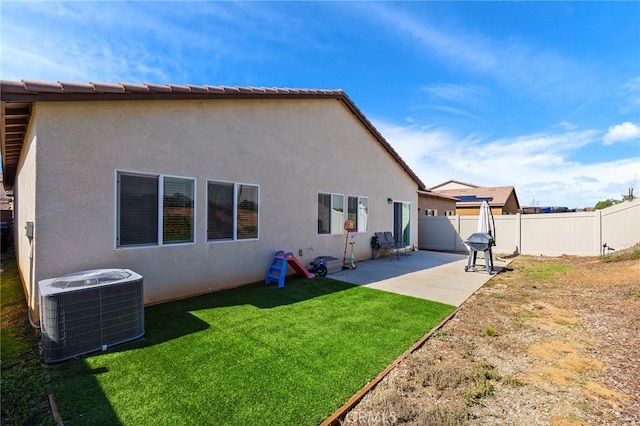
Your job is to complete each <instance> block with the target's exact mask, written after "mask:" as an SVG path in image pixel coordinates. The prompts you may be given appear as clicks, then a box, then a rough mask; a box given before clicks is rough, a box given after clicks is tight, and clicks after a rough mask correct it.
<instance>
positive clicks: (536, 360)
mask: <svg viewBox="0 0 640 426" xmlns="http://www.w3.org/2000/svg"><path fill="white" fill-rule="evenodd" d="M637 251H638V248H637V246H636V248H635V251H631V253H634V254H632V255H630V256H627V257H619V258H618V261H615V262H609V263H605V262H603V261H602V259H601V258H578V257H559V258H546V257H545V258H543V257H531V256H521V257H519V258H517V259H515V260H514V261H513V262H512V263H511V264H510V265H509V269H508V270H507V271H505V272H503V273H501V274H499V275H498V276H496V277H494V278H493V279H492V280H491V281H490V282H489V283H487V284H486V285H485V286H484V287H483V288H481V289H480V290H479V291H478V292H477V293H476V294H475V295H474V296H473V297H472V298H471V299H469V300H468V301H467V302H466V303H465V304H464V305H463V306H462V307H461V309H460V310H459V311H458V313H457V314H456V315H455V316H454V317H453V318H452V320H451V321H449V322H448V323H447V324H445V325H444V326H443V327H442V328H441V329H440V330H439V331H438V332H436V333H435V334H434V335H433V337H432V338H430V339H429V340H428V341H427V342H426V344H425V345H424V346H423V347H422V348H420V349H419V350H417V351H416V352H414V353H413V354H411V355H410V356H408V357H407V358H406V359H405V360H404V361H402V362H401V363H400V365H399V366H398V367H397V368H395V369H394V370H393V371H392V372H391V373H390V374H389V375H388V376H387V377H385V379H383V380H382V381H381V382H380V383H379V384H378V385H377V386H376V387H375V388H374V389H373V390H372V391H371V392H369V393H368V394H367V395H366V396H365V397H364V398H363V399H362V400H361V401H360V403H359V404H358V405H357V406H356V407H354V409H353V410H352V411H350V412H349V413H348V414H347V416H346V418H345V419H344V423H345V424H350V425H375V424H412V425H463V424H464V425H466V424H478V425H505V424H508V425H553V426H574V425H612V424H615V425H617V424H620V425H631V424H633V425H636V424H640V260H638V255H637Z"/></svg>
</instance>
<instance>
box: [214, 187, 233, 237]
mask: <svg viewBox="0 0 640 426" xmlns="http://www.w3.org/2000/svg"><path fill="white" fill-rule="evenodd" d="M233 190H234V184H233V183H226V182H208V184H207V202H208V205H207V239H209V240H232V239H233V234H234V232H233V231H234V229H233V222H234V221H233Z"/></svg>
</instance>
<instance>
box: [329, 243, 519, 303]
mask: <svg viewBox="0 0 640 426" xmlns="http://www.w3.org/2000/svg"><path fill="white" fill-rule="evenodd" d="M478 257H479V258H478V260H477V262H476V265H477V266H476V267H475V271H469V272H465V270H464V269H465V266H466V265H467V260H468V256H467V255H461V254H453V253H441V252H434V251H424V250H420V251H413V252H408V253H406V254H400V258H399V259H398V258H397V257H396V256H395V255H394V256H387V257H383V258H379V259H376V260H365V261H361V262H358V264H357V268H356V269H353V270H344V271H339V272H336V273H333V274H330V275H328V277H329V278H333V279H335V280H339V281H344V282H348V283H351V284H357V285H365V286H367V287H371V288H375V289H378V290H384V291H390V292H393V293H398V294H404V295H407V296H413V297H418V298H421V299H428V300H433V301H437V302H441V303H446V304H448V305H454V306H460V305H462V303H464V301H465V300H467V299H468V298H469V297H470V296H471V295H472V294H473V293H475V292H476V291H477V290H478V289H479V288H480V287H482V286H483V285H484V284H485V283H486V282H487V281H489V280H490V279H491V278H492V277H493V276H495V275H490V274H488V273H487V272H486V271H485V269H484V259H482V258H481V256H478ZM509 262H510V259H507V260H502V259H500V260H498V259H496V256H495V255H494V261H493V264H494V270H495V271H496V273H498V272H500V271H502V269H503V268H504V267H505V266H506V265H507V264H508V263H509Z"/></svg>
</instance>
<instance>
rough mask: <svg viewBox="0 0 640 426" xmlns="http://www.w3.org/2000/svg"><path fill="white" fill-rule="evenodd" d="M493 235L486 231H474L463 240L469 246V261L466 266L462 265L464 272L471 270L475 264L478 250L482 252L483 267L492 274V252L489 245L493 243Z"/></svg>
mask: <svg viewBox="0 0 640 426" xmlns="http://www.w3.org/2000/svg"><path fill="white" fill-rule="evenodd" d="M494 242H495V241H494V239H493V236H492V235H491V234H489V233H486V232H476V233H475V234H471V236H470V237H469V239H468V240H467V241H465V244H466V245H467V247H469V261H468V262H467V266H465V267H464V270H465V272H467V271H473V270H474V267H475V266H476V257H477V256H478V252H479V251H481V252H484V264H485V269H486V271H487V272H488V273H489V274H493V254H492V253H491V246H493V245H494Z"/></svg>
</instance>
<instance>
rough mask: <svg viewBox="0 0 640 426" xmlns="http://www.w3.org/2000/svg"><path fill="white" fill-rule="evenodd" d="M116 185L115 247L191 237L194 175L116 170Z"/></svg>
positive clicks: (179, 240)
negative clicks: (165, 174)
mask: <svg viewBox="0 0 640 426" xmlns="http://www.w3.org/2000/svg"><path fill="white" fill-rule="evenodd" d="M117 186H118V206H117V209H118V229H117V236H116V245H117V246H118V247H131V246H149V245H159V244H178V243H192V242H193V241H194V224H195V220H194V218H195V217H194V215H195V209H194V194H195V180H194V179H187V178H179V177H170V176H161V175H160V176H159V175H143V174H133V173H118V179H117ZM160 194H162V197H160ZM159 241H160V243H159Z"/></svg>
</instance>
